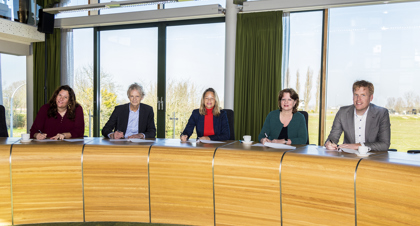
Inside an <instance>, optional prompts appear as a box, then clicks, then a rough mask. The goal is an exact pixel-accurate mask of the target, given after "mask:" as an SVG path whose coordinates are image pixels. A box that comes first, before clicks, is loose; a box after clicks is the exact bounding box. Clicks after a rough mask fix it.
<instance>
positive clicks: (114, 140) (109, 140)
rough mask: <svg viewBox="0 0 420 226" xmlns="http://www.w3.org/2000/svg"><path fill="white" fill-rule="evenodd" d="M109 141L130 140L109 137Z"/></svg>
mask: <svg viewBox="0 0 420 226" xmlns="http://www.w3.org/2000/svg"><path fill="white" fill-rule="evenodd" d="M109 141H128V139H109Z"/></svg>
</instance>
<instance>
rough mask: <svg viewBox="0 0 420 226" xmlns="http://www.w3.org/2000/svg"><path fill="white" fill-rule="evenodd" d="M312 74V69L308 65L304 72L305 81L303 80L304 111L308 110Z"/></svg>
mask: <svg viewBox="0 0 420 226" xmlns="http://www.w3.org/2000/svg"><path fill="white" fill-rule="evenodd" d="M312 74H313V71H312V69H311V68H310V67H308V71H307V72H306V81H305V91H304V93H303V103H304V106H305V108H304V109H305V111H308V110H309V106H308V105H309V101H311V97H312V96H311V91H312Z"/></svg>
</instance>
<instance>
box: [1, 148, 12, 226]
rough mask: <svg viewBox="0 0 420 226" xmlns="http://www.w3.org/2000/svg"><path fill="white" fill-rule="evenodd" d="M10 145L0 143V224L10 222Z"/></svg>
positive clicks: (9, 223) (8, 223)
mask: <svg viewBox="0 0 420 226" xmlns="http://www.w3.org/2000/svg"><path fill="white" fill-rule="evenodd" d="M10 146H11V145H0V225H11V224H12V206H11V195H10V165H9V156H10Z"/></svg>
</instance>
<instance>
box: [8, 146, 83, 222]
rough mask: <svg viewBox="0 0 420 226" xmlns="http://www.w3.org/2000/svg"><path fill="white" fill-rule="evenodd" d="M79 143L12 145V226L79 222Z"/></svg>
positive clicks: (81, 214) (80, 147) (81, 210)
mask: <svg viewBox="0 0 420 226" xmlns="http://www.w3.org/2000/svg"><path fill="white" fill-rule="evenodd" d="M82 147H83V145H81V144H69V143H64V142H60V143H34V142H32V143H31V144H15V145H13V153H12V179H13V181H12V183H13V207H14V208H13V212H14V223H15V224H33V223H48V222H82V221H83V193H82V167H81V154H82Z"/></svg>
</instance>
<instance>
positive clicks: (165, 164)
mask: <svg viewBox="0 0 420 226" xmlns="http://www.w3.org/2000/svg"><path fill="white" fill-rule="evenodd" d="M214 150H215V148H195V147H185V148H184V147H163V146H152V149H151V152H150V161H149V170H150V173H149V176H150V203H151V218H152V219H151V222H152V223H169V224H187V225H214V208H213V175H212V161H213V154H214Z"/></svg>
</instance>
